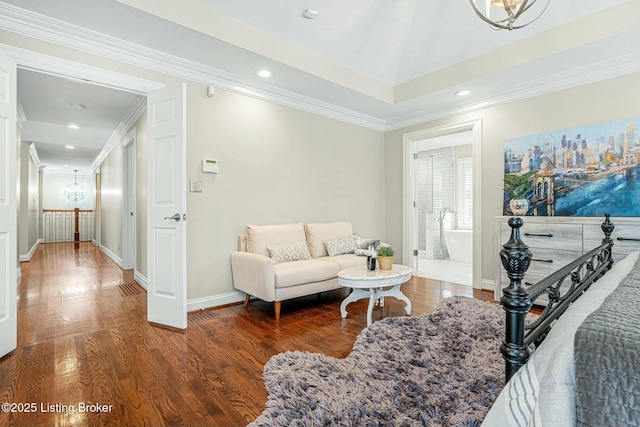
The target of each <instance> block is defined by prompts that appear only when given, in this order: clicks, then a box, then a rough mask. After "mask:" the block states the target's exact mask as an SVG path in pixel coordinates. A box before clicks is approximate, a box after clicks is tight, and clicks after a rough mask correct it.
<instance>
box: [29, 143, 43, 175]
mask: <svg viewBox="0 0 640 427" xmlns="http://www.w3.org/2000/svg"><path fill="white" fill-rule="evenodd" d="M29 154H30V155H31V160H33V163H35V165H36V166H37V167H38V169H44V168H45V167H46V166H45V164H44V163H42V160H40V156H38V150H37V149H36V144H35V143H31V144H29Z"/></svg>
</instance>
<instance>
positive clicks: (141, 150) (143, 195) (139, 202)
mask: <svg viewBox="0 0 640 427" xmlns="http://www.w3.org/2000/svg"><path fill="white" fill-rule="evenodd" d="M134 127H135V129H136V267H135V271H136V272H138V273H139V274H141V275H142V276H144V277H146V276H147V114H146V113H142V116H140V118H139V119H138V120H137V121H136V123H135V125H134Z"/></svg>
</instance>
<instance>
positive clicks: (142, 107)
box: [89, 97, 147, 170]
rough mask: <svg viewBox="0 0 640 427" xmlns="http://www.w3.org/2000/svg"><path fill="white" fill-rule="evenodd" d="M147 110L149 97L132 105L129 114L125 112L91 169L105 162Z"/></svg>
mask: <svg viewBox="0 0 640 427" xmlns="http://www.w3.org/2000/svg"><path fill="white" fill-rule="evenodd" d="M145 111H147V98H146V97H145V98H141V99H140V100H139V101H138V103H136V104H134V105H132V106H131V108H130V109H129V111H127V114H125V116H124V118H123V119H122V121H121V122H120V123H119V124H118V127H117V128H116V130H114V131H113V133H112V134H111V136H110V137H109V140H108V141H107V143H106V144H105V145H104V147H103V148H102V151H100V154H98V156H97V157H96V158H95V160H94V161H93V163H91V166H90V167H89V168H90V169H92V170H93V169H96V168H97V167H98V166H100V165H101V164H102V162H104V159H106V158H107V156H108V155H109V153H111V151H112V150H113V149H114V148H115V147H116V145H118V143H119V142H120V141H121V140H122V139H123V138H124V137H125V135H128V132H130V129H131V127H132V126H133V125H134V124H135V122H136V121H138V119H139V118H140V116H141V115H142V114H143V113H144V112H145Z"/></svg>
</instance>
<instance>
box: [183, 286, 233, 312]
mask: <svg viewBox="0 0 640 427" xmlns="http://www.w3.org/2000/svg"><path fill="white" fill-rule="evenodd" d="M244 295H245V293H244V292H238V291H234V292H229V293H226V294H219V295H213V296H209V297H203V298H196V299H192V300H188V301H187V313H190V312H192V311H197V310H205V309H207V308H212V307H219V306H221V305H226V304H234V303H236V302H240V301H244Z"/></svg>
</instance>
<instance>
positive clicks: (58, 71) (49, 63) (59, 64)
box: [0, 44, 186, 286]
mask: <svg viewBox="0 0 640 427" xmlns="http://www.w3.org/2000/svg"><path fill="white" fill-rule="evenodd" d="M0 52H1V53H4V54H5V55H7V56H9V58H11V59H12V60H13V61H14V62H15V63H16V66H17V68H18V69H20V68H22V69H26V70H31V71H36V72H40V73H44V74H49V75H53V76H58V77H62V78H70V79H76V80H82V81H86V82H88V83H93V84H97V85H100V86H105V87H110V88H113V89H117V90H123V91H126V92H131V93H136V94H140V95H144V96H147V94H148V93H149V92H151V91H153V90H156V89H160V88H162V87H165V86H166V85H165V84H164V83H161V82H156V81H152V80H147V79H143V78H139V77H135V76H132V75H127V74H121V73H119V72H116V71H111V70H107V69H103V68H98V67H94V66H91V65H87V64H82V63H78V62H74V61H70V60H67V59H63V58H58V57H54V56H48V55H44V54H41V53H39V52H35V51H30V50H26V49H22V48H18V47H15V46H10V45H3V44H0ZM145 105H146V102H145ZM185 120H186V119H185ZM183 167H185V168H186V157H185V159H184V165H183ZM96 172H97V173H99V170H97V171H96ZM146 220H147V223H148V221H149V212H147V218H146ZM96 222H97V223H98V224H99V222H98V221H96ZM96 237H97V239H98V241H99V240H100V239H101V233H99V231H98V232H97V233H96ZM145 244H146V242H145ZM16 245H17V242H16ZM16 250H17V247H16ZM185 250H186V247H185ZM143 286H144V284H143Z"/></svg>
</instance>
